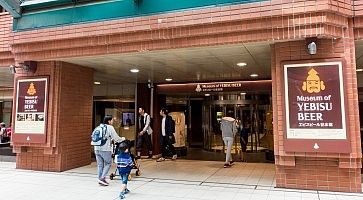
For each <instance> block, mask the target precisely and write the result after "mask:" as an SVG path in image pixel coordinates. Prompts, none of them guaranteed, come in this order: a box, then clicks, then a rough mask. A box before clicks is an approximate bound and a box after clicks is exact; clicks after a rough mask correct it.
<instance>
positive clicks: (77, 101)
mask: <svg viewBox="0 0 363 200" xmlns="http://www.w3.org/2000/svg"><path fill="white" fill-rule="evenodd" d="M29 75H30V74H20V75H19V76H29ZM34 75H48V76H49V77H50V81H49V105H48V124H47V133H46V134H47V142H46V144H37V145H30V146H29V145H27V144H21V143H15V144H14V151H15V152H16V153H17V168H21V169H32V170H42V171H64V170H67V169H72V168H75V167H79V166H84V165H87V164H90V163H91V150H92V149H91V146H90V133H91V131H92V130H91V129H92V103H93V102H92V92H93V71H92V69H89V68H86V67H81V66H77V65H73V64H69V63H64V62H39V63H38V69H37V72H36V74H34Z"/></svg>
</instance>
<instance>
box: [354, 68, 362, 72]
mask: <svg viewBox="0 0 363 200" xmlns="http://www.w3.org/2000/svg"><path fill="white" fill-rule="evenodd" d="M355 71H357V72H363V69H356V70H355Z"/></svg>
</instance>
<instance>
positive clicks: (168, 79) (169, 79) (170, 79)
mask: <svg viewBox="0 0 363 200" xmlns="http://www.w3.org/2000/svg"><path fill="white" fill-rule="evenodd" d="M165 80H166V81H172V80H173V79H172V78H166V79H165Z"/></svg>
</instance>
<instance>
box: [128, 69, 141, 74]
mask: <svg viewBox="0 0 363 200" xmlns="http://www.w3.org/2000/svg"><path fill="white" fill-rule="evenodd" d="M139 71H140V70H139V69H130V72H132V73H137V72H139Z"/></svg>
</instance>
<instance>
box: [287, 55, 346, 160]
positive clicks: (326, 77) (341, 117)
mask: <svg viewBox="0 0 363 200" xmlns="http://www.w3.org/2000/svg"><path fill="white" fill-rule="evenodd" d="M284 80H285V83H284V85H285V108H286V109H285V116H286V134H285V143H286V145H285V150H286V151H293V152H337V153H339V152H342V153H343V152H344V153H346V152H350V144H349V142H348V135H347V127H346V118H345V117H346V114H345V97H344V87H343V82H344V79H343V73H342V62H341V61H338V62H321V63H305V64H286V65H284Z"/></svg>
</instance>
